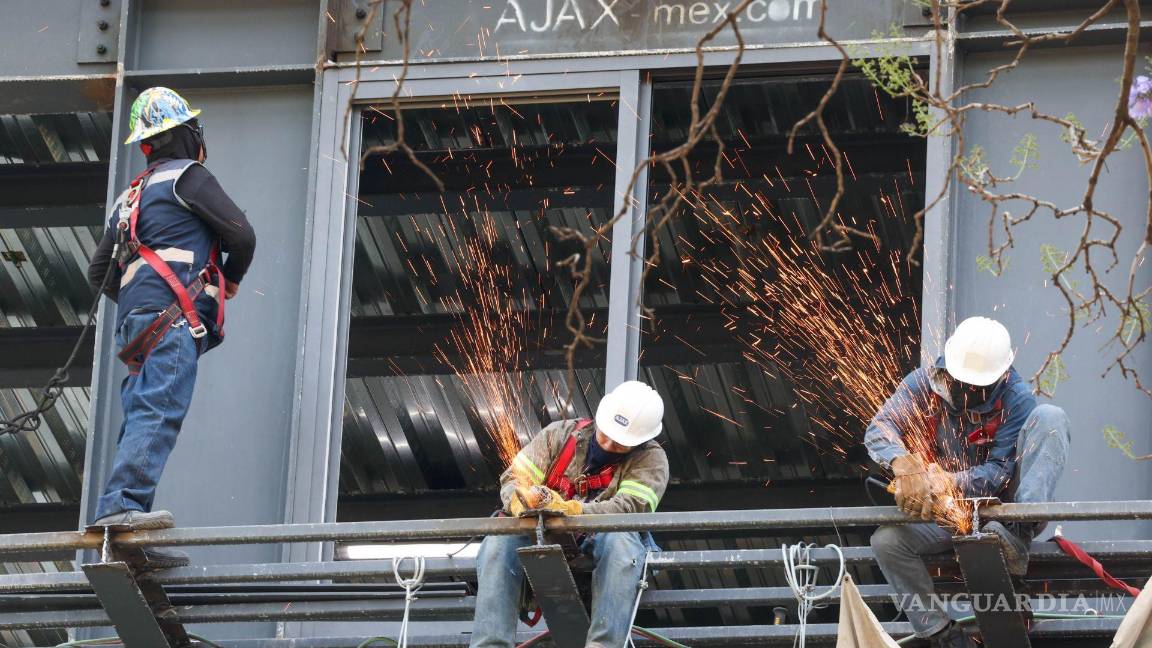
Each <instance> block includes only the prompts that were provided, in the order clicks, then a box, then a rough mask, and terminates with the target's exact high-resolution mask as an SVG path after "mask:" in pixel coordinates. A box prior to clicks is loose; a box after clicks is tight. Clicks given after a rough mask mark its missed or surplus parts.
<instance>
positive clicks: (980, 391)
mask: <svg viewBox="0 0 1152 648" xmlns="http://www.w3.org/2000/svg"><path fill="white" fill-rule="evenodd" d="M999 384H1000V381H999V380H997V381H996V382H994V383H992V384H991V385H985V386H984V387H980V386H977V385H970V384H968V383H965V382H960V381H959V380H956V379H955V378H951V377H950V378H949V379H948V395H949V396H950V397H951V399H952V407H955V408H956V409H961V410H966V409H976V408H977V407H980V406H981V405H983V404H984V403H987V402H988V399H990V398H992V392H994V391H996V386H997V385H999Z"/></svg>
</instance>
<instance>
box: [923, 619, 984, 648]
mask: <svg viewBox="0 0 1152 648" xmlns="http://www.w3.org/2000/svg"><path fill="white" fill-rule="evenodd" d="M928 645H929V646H931V647H932V648H976V641H975V640H973V639H972V637H969V636H968V635H967V634H965V632H964V628H963V627H962V626H961V625H960V624H958V623H956V622H955V621H953V622H951V623H949V624H948V626H947V627H945V628H944V629H943V630H941V631H940V632H937V633H936V634H934V635H932V636H931V637H928Z"/></svg>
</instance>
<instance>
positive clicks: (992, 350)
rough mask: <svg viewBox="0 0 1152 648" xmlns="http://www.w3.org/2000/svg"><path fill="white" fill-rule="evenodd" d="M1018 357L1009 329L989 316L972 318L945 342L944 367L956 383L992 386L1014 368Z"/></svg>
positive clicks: (965, 321)
mask: <svg viewBox="0 0 1152 648" xmlns="http://www.w3.org/2000/svg"><path fill="white" fill-rule="evenodd" d="M1015 358H1016V354H1015V353H1014V352H1013V351H1012V338H1011V337H1010V336H1009V335H1008V329H1006V328H1004V325H1003V324H1001V323H1000V322H997V321H996V320H994V319H991V318H988V317H969V318H968V319H966V320H964V321H963V322H960V326H957V327H956V332H954V333H953V334H952V337H950V338H948V341H947V342H945V343H944V366H945V367H946V368H947V369H948V373H949V375H951V376H952V377H953V378H955V379H956V380H959V381H960V382H963V383H968V384H969V385H976V386H977V387H984V386H986V385H991V384H992V383H994V382H996V381H997V380H999V379H1000V377H1001V376H1003V375H1004V372H1006V371H1008V369H1009V367H1011V366H1012V361H1013V360H1014V359H1015Z"/></svg>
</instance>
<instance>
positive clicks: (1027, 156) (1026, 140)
mask: <svg viewBox="0 0 1152 648" xmlns="http://www.w3.org/2000/svg"><path fill="white" fill-rule="evenodd" d="M1039 157H1040V149H1039V147H1038V146H1037V144H1036V136H1035V135H1033V134H1032V133H1026V134H1025V135H1024V137H1022V138H1020V141H1019V142H1017V143H1016V146H1015V147H1013V148H1012V159H1011V160H1009V164H1011V165H1012V166H1014V167H1016V175H1020V174H1021V173H1023V172H1024V170H1025V169H1035V168H1037V167H1038V166H1039V163H1038V162H1037V159H1039Z"/></svg>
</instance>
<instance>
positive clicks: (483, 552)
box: [476, 535, 527, 569]
mask: <svg viewBox="0 0 1152 648" xmlns="http://www.w3.org/2000/svg"><path fill="white" fill-rule="evenodd" d="M526 543H527V541H526V539H525V538H524V537H522V536H516V535H496V536H488V537H486V538H484V541H483V542H481V543H480V550H479V551H478V552H477V553H476V566H477V568H478V569H482V568H483V567H484V566H488V565H500V566H504V567H514V566H516V565H518V564H519V561H518V556H517V554H516V550H517V549H519V548H520V547H523V546H524V545H525V544H526Z"/></svg>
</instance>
